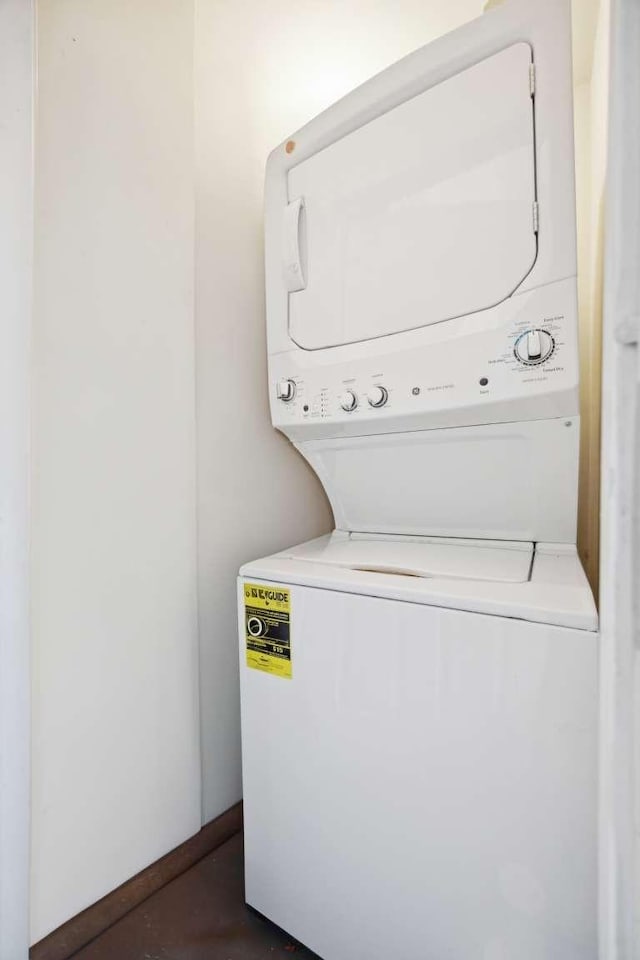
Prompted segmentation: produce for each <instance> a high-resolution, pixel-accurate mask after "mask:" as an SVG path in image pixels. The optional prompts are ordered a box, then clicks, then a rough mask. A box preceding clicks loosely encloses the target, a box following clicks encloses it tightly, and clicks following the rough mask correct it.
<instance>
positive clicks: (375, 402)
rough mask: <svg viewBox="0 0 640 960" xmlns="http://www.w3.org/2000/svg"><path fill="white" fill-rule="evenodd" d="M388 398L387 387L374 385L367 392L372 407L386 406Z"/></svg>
mask: <svg viewBox="0 0 640 960" xmlns="http://www.w3.org/2000/svg"><path fill="white" fill-rule="evenodd" d="M388 399H389V393H388V391H387V388H386V387H381V386H376V387H372V388H371V390H370V391H369V393H368V394H367V400H368V402H369V405H370V406H372V407H384V405H385V403H386V402H387V400H388Z"/></svg>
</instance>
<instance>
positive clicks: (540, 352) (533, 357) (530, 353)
mask: <svg viewBox="0 0 640 960" xmlns="http://www.w3.org/2000/svg"><path fill="white" fill-rule="evenodd" d="M554 346H555V343H554V340H553V337H552V336H551V334H550V333H547V331H546V330H526V331H525V332H524V333H523V334H521V335H520V336H519V337H518V339H517V340H516V343H515V347H514V353H515V355H516V357H517V359H518V360H519V361H520V363H524V364H526V365H527V366H528V367H532V366H537V364H539V363H544V361H545V360H547V359H548V358H549V357H550V356H551V354H552V353H553V348H554Z"/></svg>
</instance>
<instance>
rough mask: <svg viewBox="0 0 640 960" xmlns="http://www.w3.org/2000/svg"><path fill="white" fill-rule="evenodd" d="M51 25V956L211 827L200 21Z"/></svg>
mask: <svg viewBox="0 0 640 960" xmlns="http://www.w3.org/2000/svg"><path fill="white" fill-rule="evenodd" d="M37 14H38V39H37V58H38V103H37V118H36V129H35V135H36V224H35V231H36V237H35V304H34V321H33V377H32V379H33V423H32V452H33V472H32V481H31V498H32V524H31V525H32V544H31V557H32V593H31V617H32V632H33V758H32V759H33V818H32V911H31V912H32V939H33V940H34V941H36V940H38V939H40V938H41V937H42V936H43V935H45V934H46V933H48V932H49V931H50V930H51V929H52V928H54V927H57V926H58V925H59V924H61V923H62V922H63V921H65V920H67V919H69V917H71V916H73V915H75V914H76V913H78V912H79V911H80V910H82V909H83V908H85V907H87V906H88V905H89V904H91V903H93V902H95V901H96V900H98V899H99V898H100V897H102V896H103V895H104V894H106V893H107V892H109V891H110V890H112V889H113V888H114V887H116V886H118V885H119V884H120V883H122V882H123V881H124V880H126V879H128V878H129V877H131V876H132V875H133V874H135V873H137V872H138V871H139V870H140V869H142V868H143V867H145V866H146V865H147V864H149V863H150V862H152V861H154V860H156V859H157V858H158V857H159V856H161V855H162V854H164V853H166V852H167V851H168V850H170V849H172V848H173V847H175V846H176V845H177V844H179V843H180V842H181V841H183V840H185V839H186V838H187V837H189V836H191V835H192V834H193V833H195V832H196V831H197V830H198V829H199V827H200V754H199V742H198V701H197V683H198V678H197V618H196V573H195V571H196V502H195V493H196V476H195V464H196V461H195V403H194V337H193V286H194V280H193V275H194V232H193V231H194V192H193V87H192V82H193V7H192V4H191V3H188V2H187V3H185V2H184V0H136V2H135V3H131V2H130V0H91V2H90V3H87V2H85V0H39V2H38V7H37Z"/></svg>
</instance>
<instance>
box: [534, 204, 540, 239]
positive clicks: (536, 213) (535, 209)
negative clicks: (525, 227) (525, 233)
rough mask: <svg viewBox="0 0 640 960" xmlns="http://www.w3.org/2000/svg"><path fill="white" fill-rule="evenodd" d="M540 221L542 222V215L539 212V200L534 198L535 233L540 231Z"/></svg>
mask: <svg viewBox="0 0 640 960" xmlns="http://www.w3.org/2000/svg"><path fill="white" fill-rule="evenodd" d="M539 223H540V217H539V214H538V201H537V200H534V201H533V232H534V233H537V232H538V226H539Z"/></svg>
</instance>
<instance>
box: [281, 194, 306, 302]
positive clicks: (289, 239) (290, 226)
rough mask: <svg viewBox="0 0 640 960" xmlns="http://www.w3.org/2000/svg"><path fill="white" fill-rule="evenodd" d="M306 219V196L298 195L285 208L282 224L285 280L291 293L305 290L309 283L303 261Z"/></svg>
mask: <svg viewBox="0 0 640 960" xmlns="http://www.w3.org/2000/svg"><path fill="white" fill-rule="evenodd" d="M304 221H305V212H304V198H303V197H298V198H297V199H296V200H292V201H291V203H288V204H287V206H286V207H285V208H284V218H283V224H282V226H283V231H282V234H283V236H282V240H283V242H282V253H283V267H284V282H285V286H286V288H287V290H288V291H289V293H294V292H295V291H296V290H304V288H305V287H306V285H307V281H306V278H305V274H304V268H303V263H302V261H303V257H304V254H305V242H304V241H305V237H304V230H305V222H304Z"/></svg>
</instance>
